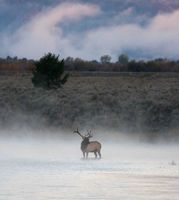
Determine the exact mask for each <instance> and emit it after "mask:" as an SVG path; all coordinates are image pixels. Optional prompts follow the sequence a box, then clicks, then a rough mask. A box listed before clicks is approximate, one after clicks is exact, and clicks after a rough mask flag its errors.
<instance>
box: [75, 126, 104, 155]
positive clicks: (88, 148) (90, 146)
mask: <svg viewBox="0 0 179 200" xmlns="http://www.w3.org/2000/svg"><path fill="white" fill-rule="evenodd" d="M74 133H77V134H78V135H79V136H80V137H81V138H82V140H83V141H82V142H81V151H82V152H83V157H84V158H88V153H90V152H92V153H94V155H95V158H97V157H98V156H99V158H101V152H100V151H101V144H100V143H99V142H98V141H89V139H90V138H92V137H93V135H92V134H91V131H90V132H88V134H87V135H86V136H83V135H82V134H81V133H80V132H79V131H78V129H77V130H76V131H74ZM97 155H98V156H97Z"/></svg>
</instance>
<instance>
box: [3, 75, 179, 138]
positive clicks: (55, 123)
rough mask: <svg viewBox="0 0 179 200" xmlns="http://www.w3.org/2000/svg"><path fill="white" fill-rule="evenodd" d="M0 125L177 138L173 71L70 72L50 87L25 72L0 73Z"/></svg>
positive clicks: (178, 92)
mask: <svg viewBox="0 0 179 200" xmlns="http://www.w3.org/2000/svg"><path fill="white" fill-rule="evenodd" d="M0 105H1V106H0V126H1V128H3V127H4V128H7V127H13V126H18V127H24V126H28V127H32V128H38V129H39V128H44V127H51V128H65V129H70V130H72V129H74V128H76V127H80V128H90V129H97V128H105V129H114V130H117V131H123V132H131V133H141V134H143V135H148V136H150V137H157V136H158V135H163V136H166V135H168V136H173V135H178V136H179V131H178V128H179V74H174V73H173V74H169V73H160V74H158V73H155V74H154V73H148V74H146V73H138V74H137V73H136V74H134V73H132V74H130V73H121V74H111V75H110V74H107V73H105V74H98V76H93V75H92V74H91V75H90V74H86V75H85V76H84V75H82V74H74V75H73V74H71V77H70V79H69V81H68V83H67V84H66V85H65V86H64V87H63V88H62V89H58V90H54V91H45V90H43V89H39V88H38V89H37V88H34V87H33V86H32V84H31V76H30V74H23V73H21V74H14V75H13V74H4V75H0Z"/></svg>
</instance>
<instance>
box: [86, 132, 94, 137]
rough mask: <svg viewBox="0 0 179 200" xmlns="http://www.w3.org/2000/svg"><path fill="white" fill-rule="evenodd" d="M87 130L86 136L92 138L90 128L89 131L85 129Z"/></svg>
mask: <svg viewBox="0 0 179 200" xmlns="http://www.w3.org/2000/svg"><path fill="white" fill-rule="evenodd" d="M87 132H88V134H87V137H88V138H92V137H93V134H92V133H91V130H90V132H89V131H87Z"/></svg>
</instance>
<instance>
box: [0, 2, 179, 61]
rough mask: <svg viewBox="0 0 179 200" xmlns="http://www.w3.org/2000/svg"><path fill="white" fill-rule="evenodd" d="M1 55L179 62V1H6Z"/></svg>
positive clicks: (1, 12) (0, 6)
mask: <svg viewBox="0 0 179 200" xmlns="http://www.w3.org/2000/svg"><path fill="white" fill-rule="evenodd" d="M0 46H1V48H0V57H7V56H11V57H14V56H18V57H19V58H23V57H26V58H29V59H38V58H40V57H41V56H43V55H44V54H45V53H48V52H52V53H55V54H59V55H60V56H61V57H63V58H66V57H68V56H71V57H74V58H76V57H79V58H82V59H86V60H99V59H100V57H101V56H102V55H105V54H108V55H110V56H111V57H112V58H113V60H117V57H118V56H119V55H120V54H122V53H125V54H128V55H129V57H130V58H134V59H155V58H168V59H176V60H179V0H126V1H123V0H101V1H100V0H98V1H97V0H71V1H70V0H67V1H62V0H53V1H51V0H38V1H37V0H36V1H35V0H29V1H28V0H0Z"/></svg>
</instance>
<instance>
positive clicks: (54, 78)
mask: <svg viewBox="0 0 179 200" xmlns="http://www.w3.org/2000/svg"><path fill="white" fill-rule="evenodd" d="M68 76H69V74H67V73H66V74H64V60H59V56H56V55H55V54H52V53H48V54H46V55H44V56H43V57H42V58H40V60H39V61H37V62H35V69H34V70H33V77H32V83H33V85H34V86H35V87H42V88H44V89H57V88H59V87H61V86H62V85H63V84H65V83H66V81H67V79H68Z"/></svg>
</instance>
